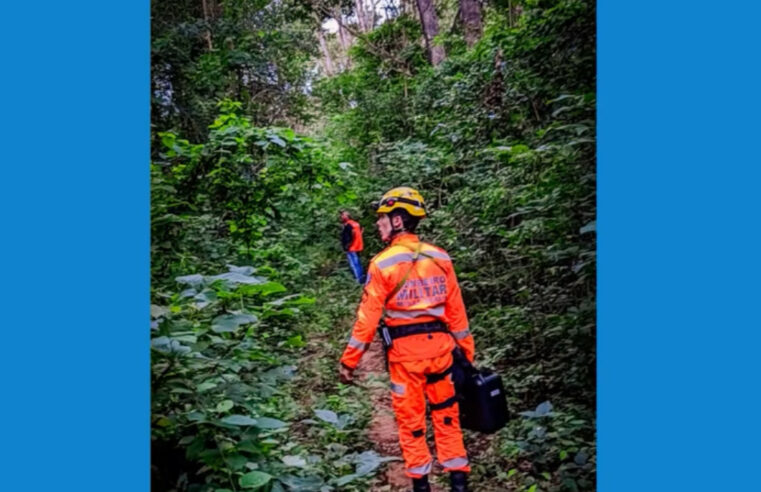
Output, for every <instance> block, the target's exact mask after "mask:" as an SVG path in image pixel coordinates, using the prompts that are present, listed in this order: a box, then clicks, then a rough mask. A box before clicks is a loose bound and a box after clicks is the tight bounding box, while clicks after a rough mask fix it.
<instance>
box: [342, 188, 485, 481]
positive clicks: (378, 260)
mask: <svg viewBox="0 0 761 492" xmlns="http://www.w3.org/2000/svg"><path fill="white" fill-rule="evenodd" d="M377 212H378V214H379V216H378V221H377V222H376V224H377V226H378V232H379V233H380V236H381V239H382V240H383V241H384V242H386V243H389V245H388V247H387V248H386V249H384V250H383V251H381V252H380V253H379V254H378V255H377V256H375V258H373V259H372V261H371V262H370V266H369V268H368V273H367V281H366V282H365V288H364V292H363V295H362V300H361V303H360V305H359V308H358V310H357V320H356V322H355V324H354V328H353V330H352V334H351V338H350V339H349V343H348V346H347V347H346V350H345V351H344V353H343V356H342V357H341V367H340V376H341V380H342V381H343V382H350V381H351V380H352V374H353V371H354V369H355V368H356V367H357V365H358V364H359V360H360V358H361V357H362V354H363V353H364V352H365V350H367V348H368V347H369V346H370V342H372V340H373V337H374V336H375V331H376V329H377V327H378V324H379V322H381V321H383V323H385V327H387V328H385V327H384V326H383V325H381V329H382V330H384V331H385V333H386V335H387V336H388V338H390V341H391V342H392V345H391V347H390V348H388V347H387V350H388V361H389V364H388V365H389V376H390V379H391V400H392V405H393V408H394V413H395V414H396V421H397V425H398V427H399V443H400V445H401V448H402V454H403V456H404V462H405V468H406V474H407V476H409V477H411V478H412V479H413V490H414V491H415V492H418V491H419V492H424V491H429V490H430V485H429V484H428V473H430V471H431V468H432V465H433V461H432V458H431V454H430V452H429V450H428V445H427V444H426V440H425V428H426V425H425V414H426V397H427V399H428V406H429V408H430V410H431V420H432V421H433V431H434V438H435V441H436V455H437V458H438V460H439V462H440V463H441V465H442V466H443V467H444V471H447V472H451V475H450V476H451V482H452V491H455V492H464V491H467V483H466V477H467V475H466V473H467V472H469V471H470V466H469V465H468V457H467V453H466V451H465V446H464V444H463V438H462V431H461V429H460V419H459V409H458V404H457V401H456V399H455V388H454V384H453V382H452V378H451V374H450V371H451V366H452V362H453V357H452V350H453V349H454V348H455V346H456V345H455V344H457V346H459V347H460V349H461V350H462V352H463V353H464V355H465V357H466V358H467V359H468V360H469V361H471V362H472V361H473V356H474V353H475V345H474V342H473V337H472V335H471V334H470V331H469V329H468V318H467V315H466V314H465V306H464V304H463V301H462V295H461V293H460V287H459V285H458V283H457V277H456V276H455V272H454V267H453V265H452V260H451V259H450V258H449V255H448V254H447V253H446V252H445V251H444V250H442V249H441V248H438V247H436V246H433V245H431V244H427V243H424V242H421V241H420V240H419V239H418V237H417V236H416V235H415V234H414V231H415V228H416V227H417V224H418V222H419V220H420V219H422V218H423V217H425V216H426V212H425V205H424V202H423V197H422V196H421V195H420V193H418V192H417V191H416V190H414V189H412V188H406V187H401V188H394V189H392V190H390V191H388V192H387V193H386V194H385V195H383V197H382V198H381V201H380V203H379V204H378V207H377ZM387 342H388V340H387ZM386 345H387V343H386Z"/></svg>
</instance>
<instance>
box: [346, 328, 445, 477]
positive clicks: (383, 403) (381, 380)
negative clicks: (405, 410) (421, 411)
mask: <svg viewBox="0 0 761 492" xmlns="http://www.w3.org/2000/svg"><path fill="white" fill-rule="evenodd" d="M357 376H358V377H359V380H360V381H361V382H362V384H363V385H364V386H365V387H367V388H368V391H369V393H370V395H369V396H370V399H371V401H372V405H373V408H374V409H375V410H374V412H373V417H372V420H371V421H370V429H369V430H368V436H369V437H370V440H371V441H372V442H373V443H374V448H375V450H376V451H377V452H378V453H380V454H381V455H383V456H398V457H399V458H401V456H402V451H401V449H400V448H399V437H398V431H397V428H396V421H395V420H394V413H393V411H392V410H391V392H390V391H389V384H388V373H387V372H386V362H385V357H384V354H383V346H382V345H381V342H380V340H379V339H377V338H376V339H375V340H374V341H373V343H372V344H371V345H370V348H369V349H368V351H367V353H365V355H364V356H363V357H362V361H361V362H360V365H359V368H358V371H357ZM385 466H386V468H385V471H384V472H383V473H382V474H381V475H380V476H379V478H378V480H377V483H374V484H373V486H372V488H371V489H370V491H371V492H401V491H409V490H411V488H412V483H411V481H410V479H409V478H407V476H406V475H405V474H404V463H403V462H402V461H390V462H388V463H386V465H385ZM431 491H432V492H444V491H445V489H443V488H441V487H439V486H438V485H436V484H434V483H433V481H432V483H431Z"/></svg>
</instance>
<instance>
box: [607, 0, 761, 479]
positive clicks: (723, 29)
mask: <svg viewBox="0 0 761 492" xmlns="http://www.w3.org/2000/svg"><path fill="white" fill-rule="evenodd" d="M759 14H761V4H760V3H759V2H750V1H742V2H732V3H731V4H717V3H715V2H706V1H690V2H687V1H672V2H657V3H654V4H647V5H646V4H633V3H631V2H616V1H611V0H607V1H601V2H598V16H599V17H598V90H599V91H598V96H599V97H598V178H599V179H598V191H599V195H598V215H599V217H598V219H599V220H598V227H597V231H598V239H599V242H598V253H599V256H598V272H599V273H598V275H599V276H598V287H599V288H598V453H599V456H598V470H599V471H598V479H599V482H598V486H599V490H600V491H604V492H608V491H616V492H625V491H637V492H642V491H651V490H659V491H660V490H680V491H681V490H689V491H704V490H705V491H717V490H752V489H753V490H761V488H759V487H760V486H759V485H758V484H759V479H758V477H757V476H756V475H757V473H756V470H757V469H758V458H759V457H761V453H759V451H758V443H759V440H760V439H761V435H759V427H758V425H757V423H756V418H755V413H756V412H755V408H756V407H755V403H756V401H757V400H758V396H759V391H760V388H761V383H760V382H759V375H760V374H761V370H760V369H761V368H760V367H759V360H761V357H760V356H759V348H760V347H761V343H759V342H761V340H760V337H759V328H761V323H759V321H758V315H757V310H758V306H759V304H760V303H759V288H758V281H759V280H758V279H759V278H761V275H760V274H761V271H760V268H759V253H760V252H761V251H760V249H759V241H758V231H757V229H758V227H759V223H760V221H759V213H761V207H760V206H759V196H761V194H760V193H759V188H760V187H761V172H760V171H761V167H760V166H759V164H760V163H761V162H759V161H760V159H759V155H758V150H757V147H758V145H759V135H758V131H759V128H760V127H761V125H759V116H760V115H761V111H760V110H761V104H759V89H761V80H760V78H759V72H758V70H759V68H761V66H760V63H759V62H760V61H761V55H760V54H759V48H760V47H761V38H760V36H759V34H758V33H759V32H760V30H759V28H758V20H759V18H761V15H759ZM743 484H745V487H743ZM751 484H755V486H751ZM749 486H750V488H748V487H749ZM734 487H738V488H734Z"/></svg>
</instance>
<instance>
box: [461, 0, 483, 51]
mask: <svg viewBox="0 0 761 492" xmlns="http://www.w3.org/2000/svg"><path fill="white" fill-rule="evenodd" d="M460 15H461V18H462V25H463V28H464V30H465V43H467V45H468V48H470V47H471V46H473V45H474V44H475V43H476V41H478V40H479V38H480V37H481V33H482V32H483V24H482V22H481V6H480V5H479V3H478V0H460Z"/></svg>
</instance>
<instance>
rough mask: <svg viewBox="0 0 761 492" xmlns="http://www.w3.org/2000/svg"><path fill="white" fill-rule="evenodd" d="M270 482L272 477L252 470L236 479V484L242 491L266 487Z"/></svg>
mask: <svg viewBox="0 0 761 492" xmlns="http://www.w3.org/2000/svg"><path fill="white" fill-rule="evenodd" d="M270 480H272V475H270V474H269V473H264V472H263V471H258V470H254V471H252V472H248V473H246V474H245V475H243V476H242V477H240V479H238V483H239V484H240V486H241V487H243V488H244V489H255V488H257V487H261V486H263V485H266V484H267V483H268V482H269V481H270Z"/></svg>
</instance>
